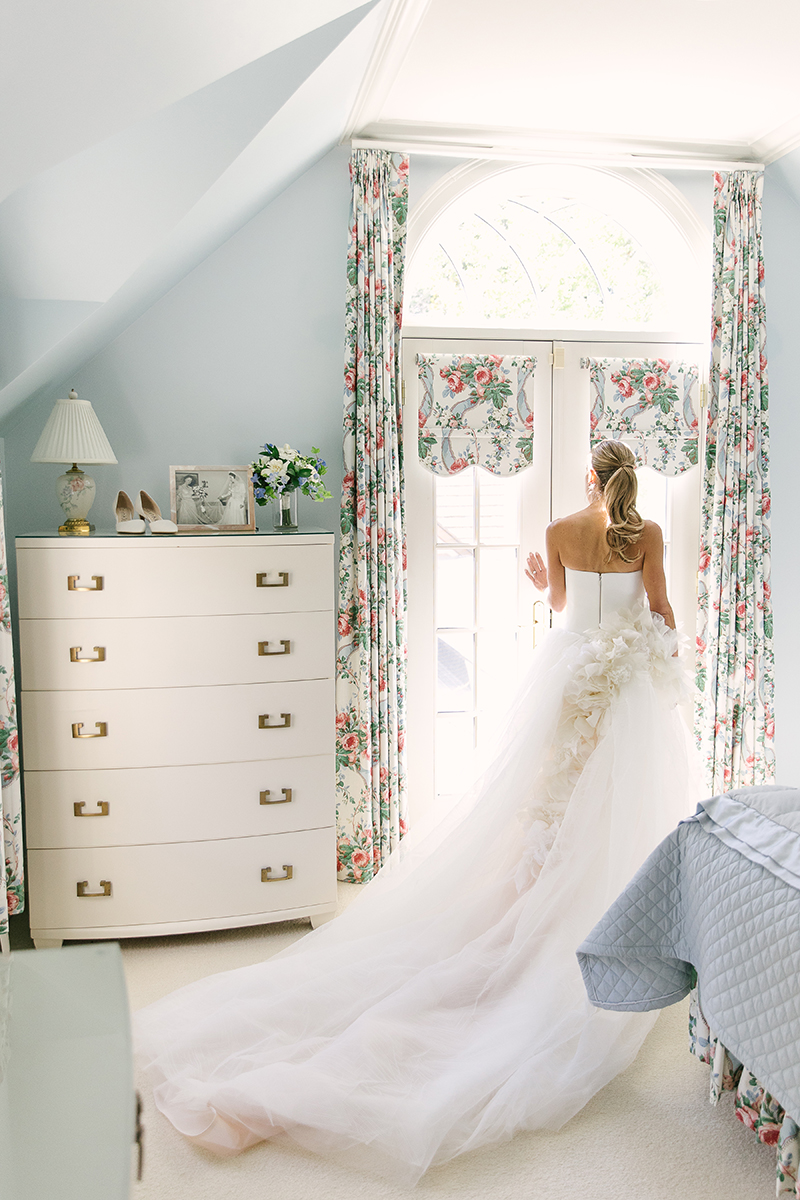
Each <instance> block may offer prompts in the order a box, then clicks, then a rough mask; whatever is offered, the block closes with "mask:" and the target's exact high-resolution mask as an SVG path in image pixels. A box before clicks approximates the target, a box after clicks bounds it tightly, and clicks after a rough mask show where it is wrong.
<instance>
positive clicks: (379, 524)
mask: <svg viewBox="0 0 800 1200" xmlns="http://www.w3.org/2000/svg"><path fill="white" fill-rule="evenodd" d="M350 175H351V180H352V189H353V192H352V195H353V201H352V212H351V222H350V245H349V249H348V255H347V309H346V317H345V370H344V386H345V393H344V396H345V398H344V471H345V474H344V480H343V484H342V508H341V542H340V550H339V612H338V616H339V639H338V649H337V659H336V712H337V715H336V767H337V779H336V790H337V832H338V855H339V878H340V879H344V880H350V881H353V882H366V881H367V880H369V879H371V878H372V876H373V875H374V874H375V872H376V871H377V870H378V868H379V867H380V866H381V864H382V863H383V862H384V860H385V859H386V857H387V856H388V854H389V852H390V851H391V850H392V849H393V848H394V846H396V845H397V843H398V841H399V839H400V838H401V837H402V836H403V833H404V832H405V805H406V797H405V755H404V739H405V694H406V634H405V611H406V548H405V528H404V514H403V449H402V444H401V440H400V429H401V422H402V407H401V394H400V353H399V350H400V324H401V316H402V300H403V260H404V253H405V234H406V214H407V210H408V160H407V158H405V157H404V156H402V155H398V154H390V153H389V152H388V151H384V150H355V151H354V152H353V156H352V159H351V162H350Z"/></svg>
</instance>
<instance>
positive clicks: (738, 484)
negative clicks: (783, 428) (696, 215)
mask: <svg viewBox="0 0 800 1200" xmlns="http://www.w3.org/2000/svg"><path fill="white" fill-rule="evenodd" d="M762 188H763V175H762V174H760V173H757V172H754V171H733V172H730V173H728V172H725V173H720V174H716V175H715V179H714V301H713V327H712V339H713V340H712V354H711V358H712V361H711V389H710V392H711V394H710V397H709V406H708V427H707V433H706V455H705V458H706V461H705V469H704V478H703V516H702V532H701V551H700V572H699V577H698V630H697V686H698V690H699V698H698V702H697V729H698V738H699V741H700V747H701V751H702V753H703V758H704V762H705V766H706V772H707V784H708V787H709V789H710V790H711V791H712V792H723V791H726V790H727V789H729V788H731V787H747V786H754V785H756V784H761V783H768V782H769V781H770V780H772V779H773V777H774V774H775V755H774V749H773V740H774V728H775V721H774V707H773V696H774V663H773V645H772V604H771V593H770V515H769V514H770V492H769V425H768V419H767V398H768V392H767V359H766V349H765V347H766V307H765V301H764V260H763V256H762V251H761V195H762Z"/></svg>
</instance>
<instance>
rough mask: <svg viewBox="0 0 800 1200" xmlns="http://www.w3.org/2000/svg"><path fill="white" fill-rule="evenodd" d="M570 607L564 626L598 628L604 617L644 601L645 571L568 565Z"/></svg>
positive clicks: (583, 630) (578, 629)
mask: <svg viewBox="0 0 800 1200" xmlns="http://www.w3.org/2000/svg"><path fill="white" fill-rule="evenodd" d="M564 572H565V574H566V577H567V610H566V615H565V620H564V625H563V627H562V628H564V629H566V630H568V631H569V632H570V633H586V632H587V631H588V630H589V629H596V628H597V626H598V625H599V624H600V622H601V621H602V620H603V618H604V617H608V616H610V615H611V614H612V613H615V612H619V611H620V610H621V609H626V608H634V607H635V606H636V605H637V604H641V603H643V602H644V598H645V592H644V584H643V583H642V572H641V571H606V572H604V573H603V574H598V572H596V571H573V570H572V569H571V568H570V567H565V568H564Z"/></svg>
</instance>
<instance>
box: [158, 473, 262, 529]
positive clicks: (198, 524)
mask: <svg viewBox="0 0 800 1200" xmlns="http://www.w3.org/2000/svg"><path fill="white" fill-rule="evenodd" d="M251 474H252V470H251V468H250V467H170V469H169V495H170V502H171V505H172V519H173V521H174V522H175V524H176V525H177V526H178V532H179V533H255V528H256V510H255V501H254V499H253V484H252V480H251V478H250V476H251Z"/></svg>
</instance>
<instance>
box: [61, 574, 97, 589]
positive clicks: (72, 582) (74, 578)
mask: <svg viewBox="0 0 800 1200" xmlns="http://www.w3.org/2000/svg"><path fill="white" fill-rule="evenodd" d="M79 579H80V575H68V576H67V591H68V592H102V590H103V576H102V575H93V576H92V579H93V580H94V583H93V585H92V586H90V587H85V586H81V585H79V584H78V580H79Z"/></svg>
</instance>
